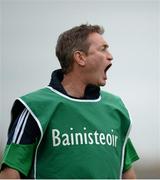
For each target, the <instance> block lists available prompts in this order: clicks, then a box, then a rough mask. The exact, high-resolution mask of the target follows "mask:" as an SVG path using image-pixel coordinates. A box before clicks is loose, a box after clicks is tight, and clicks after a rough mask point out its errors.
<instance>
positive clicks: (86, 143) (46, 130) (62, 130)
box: [19, 87, 130, 179]
mask: <svg viewBox="0 0 160 180" xmlns="http://www.w3.org/2000/svg"><path fill="white" fill-rule="evenodd" d="M19 100H20V101H21V102H22V103H23V104H24V105H25V106H26V107H27V109H28V110H29V111H30V113H31V114H32V115H33V117H34V119H35V120H36V121H37V123H38V125H39V128H40V130H41V138H40V140H39V143H38V145H37V149H36V153H35V158H34V165H33V169H32V172H33V174H34V178H40V179H49V178H52V179H102V178H103V179H109V178H110V179H111V178H112V179H117V178H121V175H122V170H123V160H124V149H125V144H126V141H127V138H128V133H129V129H130V120H129V115H128V112H127V110H126V108H125V106H124V104H123V103H122V101H121V100H120V98H119V97H117V96H114V95H112V94H109V93H106V92H103V91H101V95H100V97H99V98H98V99H96V100H80V99H74V98H70V97H68V96H65V95H63V94H61V93H59V92H58V91H56V90H54V89H52V88H51V87H46V88H43V89H41V90H38V91H36V92H33V93H30V94H28V95H25V96H23V97H21V98H20V99H19Z"/></svg>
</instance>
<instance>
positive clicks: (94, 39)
mask: <svg viewBox="0 0 160 180" xmlns="http://www.w3.org/2000/svg"><path fill="white" fill-rule="evenodd" d="M87 41H88V43H89V44H90V46H91V45H95V46H104V45H105V46H107V47H108V43H107V42H106V40H105V39H104V37H103V36H102V35H101V34H99V33H91V34H90V35H89V36H88V38H87Z"/></svg>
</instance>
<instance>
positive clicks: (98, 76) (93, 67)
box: [85, 33, 113, 86]
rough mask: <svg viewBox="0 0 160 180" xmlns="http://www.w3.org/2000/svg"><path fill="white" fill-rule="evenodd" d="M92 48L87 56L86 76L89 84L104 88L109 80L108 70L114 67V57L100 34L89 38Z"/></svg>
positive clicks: (93, 34) (91, 35) (94, 34)
mask: <svg viewBox="0 0 160 180" xmlns="http://www.w3.org/2000/svg"><path fill="white" fill-rule="evenodd" d="M88 41H89V42H90V47H89V50H88V53H87V55H86V66H85V67H86V71H85V76H86V80H87V82H88V83H89V84H93V85H97V86H104V85H105V84H106V80H107V74H106V72H107V70H108V69H109V67H110V66H111V65H112V63H111V61H112V59H113V57H112V55H111V54H110V53H109V51H108V47H109V46H108V44H107V43H106V41H105V40H104V39H103V37H102V36H101V35H100V34H98V33H92V34H90V35H89V37H88Z"/></svg>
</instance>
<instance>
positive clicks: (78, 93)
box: [61, 73, 86, 98]
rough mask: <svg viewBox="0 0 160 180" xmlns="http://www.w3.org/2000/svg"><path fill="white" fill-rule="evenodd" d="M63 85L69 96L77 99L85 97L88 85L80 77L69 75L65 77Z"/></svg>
mask: <svg viewBox="0 0 160 180" xmlns="http://www.w3.org/2000/svg"><path fill="white" fill-rule="evenodd" d="M61 83H62V86H63V88H64V89H65V91H66V92H67V94H68V95H70V96H73V97H76V98H81V97H83V96H84V92H85V88H86V84H85V83H84V82H83V81H82V79H81V77H80V75H78V74H73V73H68V74H66V75H64V78H63V80H62V82H61Z"/></svg>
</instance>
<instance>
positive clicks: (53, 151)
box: [1, 25, 138, 179]
mask: <svg viewBox="0 0 160 180" xmlns="http://www.w3.org/2000/svg"><path fill="white" fill-rule="evenodd" d="M103 32H104V30H103V28H101V27H100V26H98V25H94V26H93V25H80V26H77V27H74V28H72V29H70V30H68V31H66V32H64V33H62V34H61V35H60V36H59V39H58V41H57V46H56V55H57V57H58V59H59V62H60V64H61V69H60V70H56V71H54V72H53V74H52V78H51V82H50V84H49V86H48V87H45V88H43V89H40V90H38V91H36V92H33V93H30V94H27V95H25V96H23V97H21V98H19V99H17V100H16V101H15V103H14V105H13V108H12V121H11V124H10V127H9V131H8V132H9V134H8V142H7V146H6V149H5V152H4V156H3V160H2V171H1V177H2V178H26V177H27V178H41V179H43V178H44V179H47V178H52V179H101V178H103V179H117V178H121V177H122V178H136V176H135V172H134V170H133V168H132V163H133V162H134V161H135V160H137V159H138V155H137V154H136V151H135V149H134V147H133V145H132V143H131V141H130V139H129V138H128V135H129V131H130V119H129V115H128V112H127V110H126V108H125V106H124V105H123V103H122V101H121V99H120V98H119V97H117V96H114V95H112V94H110V93H107V92H103V91H101V90H100V86H104V85H105V84H106V80H107V70H108V69H109V68H110V66H111V65H112V63H111V62H112V59H113V57H112V55H111V54H110V53H109V51H108V48H109V45H108V43H107V42H106V41H105V40H104V39H103V37H102V34H103Z"/></svg>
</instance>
